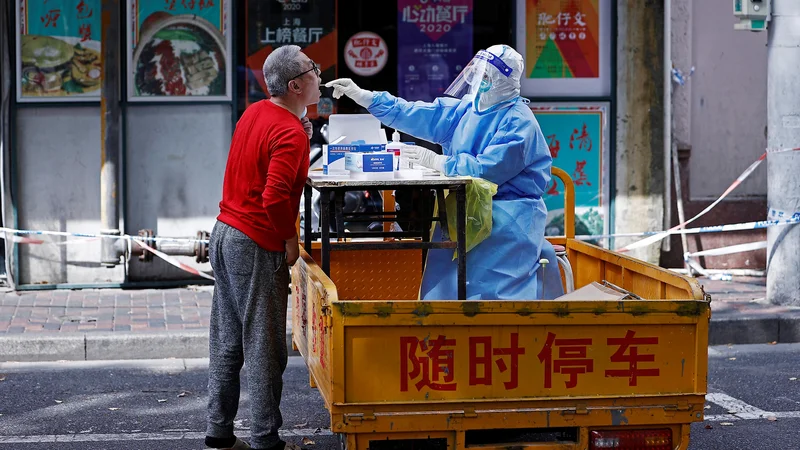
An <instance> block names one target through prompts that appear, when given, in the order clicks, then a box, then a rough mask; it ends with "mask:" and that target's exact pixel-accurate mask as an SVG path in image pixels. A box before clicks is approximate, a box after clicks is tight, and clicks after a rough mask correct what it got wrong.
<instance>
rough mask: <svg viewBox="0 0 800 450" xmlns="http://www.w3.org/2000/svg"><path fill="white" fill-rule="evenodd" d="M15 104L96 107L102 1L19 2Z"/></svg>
mask: <svg viewBox="0 0 800 450" xmlns="http://www.w3.org/2000/svg"><path fill="white" fill-rule="evenodd" d="M16 6H17V9H16V11H17V37H18V39H17V101H20V102H53V101H70V102H74V101H98V100H100V85H101V82H102V75H103V66H102V58H101V56H102V54H101V48H100V32H101V30H100V0H17V3H16Z"/></svg>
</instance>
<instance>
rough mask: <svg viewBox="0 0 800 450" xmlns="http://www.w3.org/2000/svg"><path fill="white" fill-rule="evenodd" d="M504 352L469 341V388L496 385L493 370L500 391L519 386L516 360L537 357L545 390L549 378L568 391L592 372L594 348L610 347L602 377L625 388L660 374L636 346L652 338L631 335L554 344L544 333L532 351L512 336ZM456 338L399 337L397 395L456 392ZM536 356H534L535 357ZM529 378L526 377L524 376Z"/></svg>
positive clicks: (483, 341)
mask: <svg viewBox="0 0 800 450" xmlns="http://www.w3.org/2000/svg"><path fill="white" fill-rule="evenodd" d="M510 340H511V342H510V345H509V346H508V347H496V346H494V345H493V343H492V336H470V337H469V342H468V344H469V354H468V357H469V362H468V366H469V378H468V380H469V381H468V383H469V386H478V385H487V386H491V385H493V384H495V381H496V379H495V378H494V376H495V373H496V372H495V368H496V369H497V373H498V374H499V375H500V380H499V381H498V382H501V383H502V386H503V388H504V389H505V390H512V389H516V388H517V387H519V382H520V373H519V368H520V359H521V358H522V357H529V358H536V360H537V361H538V362H539V368H540V370H541V371H543V375H544V377H543V379H544V386H543V387H544V388H548V389H549V388H552V387H553V382H554V381H553V378H554V375H558V377H557V380H558V381H559V382H563V383H564V385H565V387H566V389H573V388H575V387H577V386H578V384H579V382H580V375H582V374H586V373H591V372H594V368H595V360H594V359H593V358H590V357H588V350H589V348H591V347H592V346H593V345H607V346H609V347H612V348H613V351H614V352H613V353H612V354H611V356H610V358H609V360H608V361H605V362H604V363H610V364H612V365H611V366H610V367H611V368H608V369H605V370H604V375H605V377H606V378H626V379H627V381H628V385H629V386H637V385H638V384H639V381H640V378H642V377H657V376H659V374H660V370H659V368H658V365H657V364H656V357H655V355H654V354H650V353H645V352H643V351H641V350H640V347H639V346H643V345H649V346H653V345H657V344H658V337H657V336H637V334H636V332H635V331H633V330H627V332H626V333H625V334H624V335H622V336H619V337H612V338H607V339H605V340H604V341H605V342H594V341H595V340H594V339H593V338H579V339H575V338H571V339H559V338H558V336H557V335H556V334H555V333H548V334H547V340H546V341H545V342H544V344H543V345H541V346H539V347H538V348H536V349H532V348H526V347H525V346H523V345H521V344H520V342H519V335H518V333H511V339H510ZM457 344H458V341H457V339H456V338H448V337H446V336H442V335H439V336H437V337H436V338H433V337H430V338H422V339H420V338H418V337H416V336H402V337H401V338H400V391H401V392H407V391H409V389H411V388H413V389H416V390H417V391H421V390H422V389H423V388H427V389H429V390H433V391H455V390H457V389H458V383H457V381H456V360H455V348H456V346H457ZM534 352H536V353H534ZM524 378H526V379H528V378H529V377H524Z"/></svg>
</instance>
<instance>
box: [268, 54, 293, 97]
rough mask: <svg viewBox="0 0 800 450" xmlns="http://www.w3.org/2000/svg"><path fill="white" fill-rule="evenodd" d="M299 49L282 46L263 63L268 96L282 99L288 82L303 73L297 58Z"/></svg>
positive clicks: (287, 88) (286, 90)
mask: <svg viewBox="0 0 800 450" xmlns="http://www.w3.org/2000/svg"><path fill="white" fill-rule="evenodd" d="M299 54H300V47H298V46H296V45H284V46H283V47H278V48H277V49H275V50H273V51H272V53H270V54H269V56H267V60H266V61H264V68H263V72H264V81H266V82H267V89H268V90H269V95H271V96H273V97H282V96H284V95H286V93H287V92H288V91H289V87H288V85H289V80H291V79H292V77H295V76H297V75H298V74H300V73H302V72H303V65H302V64H301V63H300V61H299V60H298V58H297V55H299Z"/></svg>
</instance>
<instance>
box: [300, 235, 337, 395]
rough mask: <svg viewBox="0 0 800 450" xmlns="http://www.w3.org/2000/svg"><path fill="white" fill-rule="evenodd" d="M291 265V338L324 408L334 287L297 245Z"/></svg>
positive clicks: (329, 372)
mask: <svg viewBox="0 0 800 450" xmlns="http://www.w3.org/2000/svg"><path fill="white" fill-rule="evenodd" d="M300 253H301V257H300V259H299V260H298V261H297V263H295V265H294V266H293V267H292V300H291V301H292V340H293V341H294V343H295V345H296V346H297V349H298V351H299V352H300V354H301V355H302V356H303V359H304V360H305V362H306V366H307V367H308V371H309V372H310V376H311V377H312V378H313V381H314V383H315V384H316V385H317V388H318V389H319V391H320V394H321V395H322V398H323V400H324V401H325V404H326V405H327V407H328V409H330V407H331V403H332V399H333V397H332V385H333V383H332V378H333V376H332V374H333V372H332V370H331V365H332V360H333V356H334V355H333V354H332V353H331V352H332V349H333V347H334V346H333V345H332V337H333V336H332V329H331V320H330V319H331V317H330V304H331V302H332V301H333V302H335V301H336V299H337V291H336V287H335V286H334V285H333V283H332V282H331V281H330V279H328V278H327V277H326V276H325V274H324V273H323V272H322V270H321V269H320V268H319V267H318V266H317V265H316V263H314V261H313V260H312V259H311V257H310V256H309V255H308V254H307V253H306V252H305V251H304V250H302V249H301V251H300Z"/></svg>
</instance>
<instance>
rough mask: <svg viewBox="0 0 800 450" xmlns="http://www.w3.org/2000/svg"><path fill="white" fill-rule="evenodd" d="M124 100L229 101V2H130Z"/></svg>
mask: <svg viewBox="0 0 800 450" xmlns="http://www.w3.org/2000/svg"><path fill="white" fill-rule="evenodd" d="M127 18H128V25H129V27H130V28H129V30H128V99H129V100H131V101H212V100H213V101H218V100H229V99H230V98H231V75H230V71H231V62H230V54H231V36H230V3H229V0H129V1H128V15H127Z"/></svg>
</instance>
